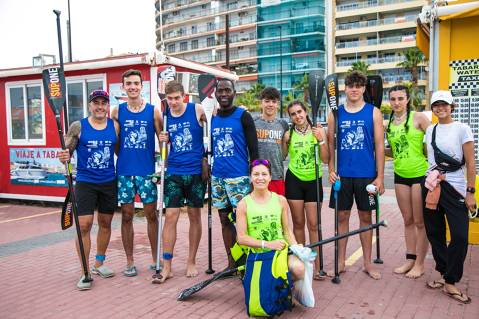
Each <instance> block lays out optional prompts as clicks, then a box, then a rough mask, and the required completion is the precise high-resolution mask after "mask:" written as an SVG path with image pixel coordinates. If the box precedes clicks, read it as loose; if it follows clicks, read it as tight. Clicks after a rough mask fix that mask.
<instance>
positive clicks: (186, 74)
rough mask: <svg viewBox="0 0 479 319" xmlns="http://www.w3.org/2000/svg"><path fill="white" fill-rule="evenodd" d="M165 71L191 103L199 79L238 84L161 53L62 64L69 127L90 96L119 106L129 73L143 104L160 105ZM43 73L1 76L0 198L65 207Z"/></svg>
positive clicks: (84, 109)
mask: <svg viewBox="0 0 479 319" xmlns="http://www.w3.org/2000/svg"><path fill="white" fill-rule="evenodd" d="M165 65H172V66H174V67H175V68H176V72H177V76H176V79H177V80H178V81H180V82H182V83H183V85H184V87H185V91H186V94H187V96H188V98H189V99H190V100H191V101H193V100H195V95H197V92H198V90H197V79H198V75H199V74H201V73H209V74H212V75H215V76H217V77H224V78H229V79H232V80H237V79H238V77H237V75H235V74H233V73H231V72H229V71H227V70H224V69H220V68H216V67H212V66H208V65H205V64H201V63H195V62H191V61H186V60H182V59H178V58H175V57H170V56H167V55H165V54H163V53H160V52H156V53H143V54H129V55H122V56H112V57H107V58H103V59H96V60H88V61H78V62H71V63H66V64H65V67H64V69H65V77H66V88H67V92H66V97H67V99H66V100H67V101H66V105H67V110H68V120H69V123H72V122H73V121H76V120H79V119H81V118H83V117H85V116H87V115H88V106H87V104H88V95H89V94H90V92H91V91H92V90H95V89H104V90H106V91H108V92H109V94H110V105H111V108H113V107H115V106H117V105H118V104H120V103H121V102H123V101H124V100H125V99H126V94H125V93H124V92H123V91H122V89H121V75H122V73H123V72H124V71H126V70H127V69H137V70H140V71H141V72H142V76H143V92H142V95H143V98H144V99H145V100H146V101H148V102H150V103H152V104H153V105H160V99H159V97H158V94H157V92H158V91H157V89H158V81H157V72H158V68H159V67H162V66H165ZM45 67H46V66H44V67H43V68H45ZM41 72H42V68H41V67H24V68H15V69H6V70H0V138H1V139H0V158H1V159H0V198H6V199H26V200H39V201H56V202H63V200H64V198H65V195H66V192H67V181H66V178H65V176H64V171H65V170H64V166H63V165H61V163H60V162H59V161H58V159H57V158H56V153H57V151H58V150H59V148H60V141H59V138H58V130H57V127H56V122H55V117H54V114H53V112H52V110H51V109H50V107H49V106H48V102H47V100H46V98H45V93H44V91H43V84H42V74H41Z"/></svg>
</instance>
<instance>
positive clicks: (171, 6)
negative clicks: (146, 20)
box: [155, 0, 211, 14]
mask: <svg viewBox="0 0 479 319" xmlns="http://www.w3.org/2000/svg"><path fill="white" fill-rule="evenodd" d="M210 2H211V0H203V1H198V0H175V1H163V13H164V14H165V13H169V12H172V11H178V10H184V9H187V8H191V7H196V6H200V5H203V4H208V3H210ZM155 6H156V10H158V11H160V8H159V1H158V0H157V1H156V3H155Z"/></svg>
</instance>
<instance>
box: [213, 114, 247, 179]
mask: <svg viewBox="0 0 479 319" xmlns="http://www.w3.org/2000/svg"><path fill="white" fill-rule="evenodd" d="M243 112H245V110H244V109H242V108H239V107H238V108H236V110H234V112H233V113H232V114H231V115H229V116H227V117H221V116H218V115H216V116H214V117H213V119H212V121H211V136H212V139H213V141H212V149H213V169H212V174H213V176H215V177H220V178H234V177H240V176H248V149H247V145H246V138H245V135H244V131H243V125H242V124H241V116H242V115H243Z"/></svg>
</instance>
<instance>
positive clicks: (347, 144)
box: [328, 71, 384, 279]
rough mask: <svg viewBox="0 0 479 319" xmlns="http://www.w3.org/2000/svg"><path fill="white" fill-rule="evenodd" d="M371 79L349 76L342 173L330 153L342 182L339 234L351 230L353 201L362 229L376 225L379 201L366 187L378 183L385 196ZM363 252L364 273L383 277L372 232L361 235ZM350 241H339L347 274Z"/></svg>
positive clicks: (342, 111)
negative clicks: (374, 258)
mask: <svg viewBox="0 0 479 319" xmlns="http://www.w3.org/2000/svg"><path fill="white" fill-rule="evenodd" d="M366 81H367V78H366V76H365V75H364V74H362V73H360V72H358V71H353V72H351V73H349V74H348V75H347V76H346V79H345V85H346V87H345V93H346V104H345V105H340V106H339V109H338V119H337V124H338V136H337V137H338V143H337V144H338V152H337V154H338V161H337V163H338V167H337V168H338V171H337V172H335V171H334V152H332V151H331V152H330V154H331V155H330V159H329V181H330V182H331V183H332V184H333V183H334V182H335V181H336V179H338V178H340V179H341V190H340V191H339V193H338V196H339V198H338V205H339V207H338V214H339V233H340V234H342V233H345V232H348V231H349V217H350V215H351V208H352V206H353V200H354V201H356V206H357V208H358V213H359V224H360V227H364V226H368V225H370V224H371V223H372V219H371V210H372V209H374V208H375V207H376V202H375V198H374V196H373V195H370V194H368V192H367V191H366V186H367V185H368V184H374V185H376V187H377V188H378V190H379V192H380V194H382V193H384V186H383V180H384V129H383V123H382V114H381V111H380V110H379V109H376V108H375V107H374V106H373V105H371V104H369V103H365V102H364V99H363V94H364V91H365V89H366ZM335 125H336V123H335V119H334V116H333V114H332V113H330V114H329V118H328V135H329V136H328V141H329V149H330V150H334V149H335V147H336V146H335V145H334V126H335ZM334 204H335V201H334V192H333V191H331V198H330V201H329V207H331V208H334ZM359 236H360V239H361V245H362V249H363V259H364V271H365V272H366V273H367V274H368V275H369V276H370V277H371V278H373V279H380V278H381V274H380V273H379V272H378V271H377V270H375V269H374V268H373V267H372V263H371V250H372V231H369V232H363V233H361V234H360V235H359ZM346 244H347V239H343V240H340V241H339V270H340V272H343V271H344V268H345V260H346Z"/></svg>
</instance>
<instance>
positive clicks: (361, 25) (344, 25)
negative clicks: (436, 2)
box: [336, 15, 417, 31]
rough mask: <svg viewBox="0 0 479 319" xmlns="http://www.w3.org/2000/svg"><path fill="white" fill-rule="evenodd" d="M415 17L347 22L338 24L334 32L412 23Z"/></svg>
mask: <svg viewBox="0 0 479 319" xmlns="http://www.w3.org/2000/svg"><path fill="white" fill-rule="evenodd" d="M416 19H417V16H416V15H409V16H404V17H391V18H384V19H379V20H369V21H357V22H348V23H339V24H337V25H336V30H338V31H340V30H351V29H357V28H367V27H374V26H378V25H388V24H395V23H404V22H413V21H416Z"/></svg>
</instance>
